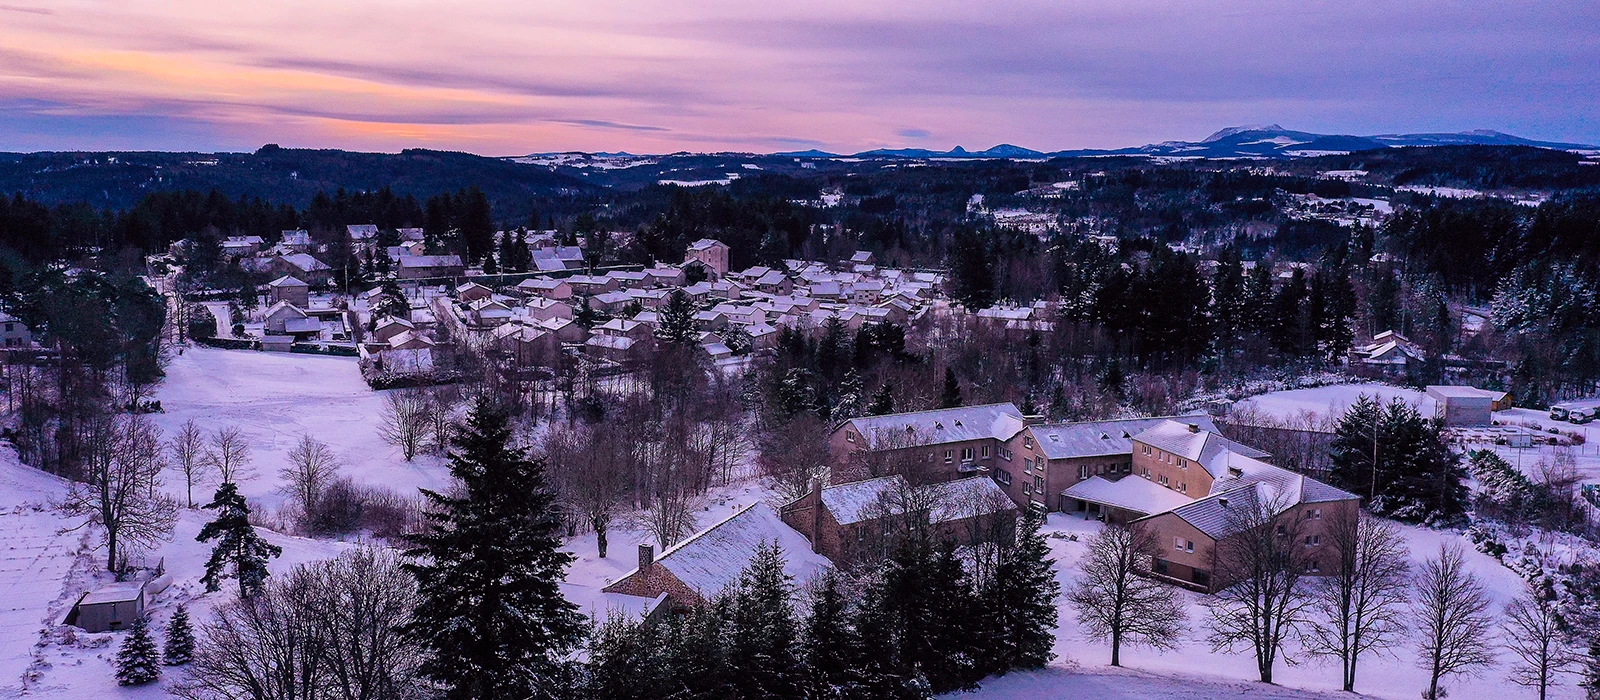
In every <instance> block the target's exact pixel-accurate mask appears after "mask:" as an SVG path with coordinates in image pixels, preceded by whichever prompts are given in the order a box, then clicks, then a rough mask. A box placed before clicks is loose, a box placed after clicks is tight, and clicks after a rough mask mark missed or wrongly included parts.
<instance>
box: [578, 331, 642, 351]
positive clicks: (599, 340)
mask: <svg viewBox="0 0 1600 700" xmlns="http://www.w3.org/2000/svg"><path fill="white" fill-rule="evenodd" d="M633 343H634V340H633V339H632V338H629V337H628V336H625V335H592V336H589V339H588V340H585V341H583V344H584V345H590V346H594V347H599V348H607V349H610V350H627V349H629V348H632V347H633Z"/></svg>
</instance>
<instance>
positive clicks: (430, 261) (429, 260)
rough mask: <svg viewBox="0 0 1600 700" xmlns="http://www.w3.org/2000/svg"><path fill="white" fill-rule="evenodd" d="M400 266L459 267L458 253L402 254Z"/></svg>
mask: <svg viewBox="0 0 1600 700" xmlns="http://www.w3.org/2000/svg"><path fill="white" fill-rule="evenodd" d="M400 267H412V268H416V267H461V256H459V255H402V256H400Z"/></svg>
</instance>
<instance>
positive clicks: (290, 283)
mask: <svg viewBox="0 0 1600 700" xmlns="http://www.w3.org/2000/svg"><path fill="white" fill-rule="evenodd" d="M267 286H268V287H309V286H311V285H309V284H306V283H305V282H301V281H300V280H299V279H296V278H295V277H294V276H293V275H284V276H282V277H279V278H278V279H275V280H273V281H271V282H268V283H267Z"/></svg>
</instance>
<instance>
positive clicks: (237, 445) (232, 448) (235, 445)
mask: <svg viewBox="0 0 1600 700" xmlns="http://www.w3.org/2000/svg"><path fill="white" fill-rule="evenodd" d="M205 459H206V464H207V465H209V466H210V467H211V468H213V469H215V470H217V477H218V478H220V479H221V480H222V483H224V484H228V483H236V482H237V481H238V480H239V479H242V478H244V477H245V476H247V473H246V470H247V469H248V468H249V467H250V442H249V441H248V440H245V438H244V433H243V432H241V431H240V430H239V428H238V426H233V425H230V426H228V427H225V428H218V429H217V432H215V433H212V434H211V443H210V444H209V445H207V446H206V457H205Z"/></svg>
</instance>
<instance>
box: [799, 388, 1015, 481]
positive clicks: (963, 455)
mask: <svg viewBox="0 0 1600 700" xmlns="http://www.w3.org/2000/svg"><path fill="white" fill-rule="evenodd" d="M1022 429H1023V420H1022V412H1021V411H1018V410H1017V407H1016V406H1014V405H1012V404H1009V403H997V404H987V405H982V406H962V407H960V408H946V409H939V410H935V411H917V412H915V413H895V414H890V415H886V416H863V417H860V418H852V419H850V420H848V421H845V422H844V424H843V425H840V426H839V427H838V428H836V429H834V431H833V434H832V435H831V436H830V437H829V439H828V466H829V475H828V480H829V483H834V484H839V483H845V482H850V481H862V480H864V479H870V478H873V477H879V476H888V475H890V474H907V473H910V474H913V475H914V477H915V478H916V480H918V481H920V482H930V481H950V480H952V479H957V478H961V477H966V476H973V475H975V474H983V473H991V472H993V470H995V469H997V468H999V467H1000V466H1001V465H1004V464H1010V463H1011V462H1012V461H1013V459H1014V457H1013V455H1011V454H1010V450H1009V449H1008V447H1007V443H1008V441H1010V440H1011V439H1012V438H1013V437H1015V436H1016V435H1017V433H1019V432H1021V431H1022Z"/></svg>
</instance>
